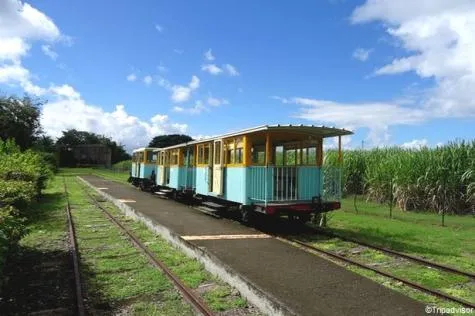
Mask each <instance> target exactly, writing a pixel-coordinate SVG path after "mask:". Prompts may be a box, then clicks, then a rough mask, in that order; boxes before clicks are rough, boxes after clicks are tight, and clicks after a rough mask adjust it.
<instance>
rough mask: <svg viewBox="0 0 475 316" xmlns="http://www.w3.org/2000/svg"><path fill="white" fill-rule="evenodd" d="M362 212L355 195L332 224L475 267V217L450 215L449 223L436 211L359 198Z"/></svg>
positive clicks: (339, 229) (344, 231) (392, 245)
mask: <svg viewBox="0 0 475 316" xmlns="http://www.w3.org/2000/svg"><path fill="white" fill-rule="evenodd" d="M358 209H359V212H358V214H357V213H356V212H355V210H354V208H353V200H352V199H351V198H349V199H344V200H343V203H342V209H341V210H338V211H334V212H332V213H330V215H329V221H328V227H329V228H330V229H331V230H333V231H335V232H337V233H339V234H341V235H344V236H347V237H352V238H355V239H358V240H362V241H365V242H368V243H371V244H375V245H380V246H385V247H388V248H391V249H394V250H397V251H401V252H406V253H409V254H413V255H417V256H420V257H424V258H428V259H430V260H433V261H436V262H440V263H445V264H447V265H452V266H454V267H458V268H460V269H462V270H466V271H472V272H473V271H475V218H474V217H473V216H446V226H445V227H442V226H441V225H440V217H439V216H438V215H437V214H433V213H421V212H403V211H401V210H398V209H395V210H393V218H392V219H390V218H389V217H388V209H387V207H386V206H385V205H379V204H376V203H370V202H364V201H361V200H359V201H358Z"/></svg>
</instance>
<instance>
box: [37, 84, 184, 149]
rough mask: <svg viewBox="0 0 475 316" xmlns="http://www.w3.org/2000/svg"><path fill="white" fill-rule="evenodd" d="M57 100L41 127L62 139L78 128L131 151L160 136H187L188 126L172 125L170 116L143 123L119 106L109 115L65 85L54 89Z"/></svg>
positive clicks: (47, 107) (44, 113)
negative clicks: (118, 143)
mask: <svg viewBox="0 0 475 316" xmlns="http://www.w3.org/2000/svg"><path fill="white" fill-rule="evenodd" d="M51 92H52V93H53V95H52V97H53V100H50V102H48V103H47V104H45V105H44V107H43V111H42V116H41V125H42V126H43V128H44V130H45V131H46V133H47V134H49V135H51V136H53V137H59V136H61V132H62V131H65V130H67V129H71V128H75V129H78V130H83V131H89V132H93V133H98V134H102V135H105V136H107V137H111V138H113V139H114V140H116V141H118V142H120V143H122V144H124V145H125V146H126V148H127V149H128V150H129V151H130V150H131V149H133V148H136V147H139V146H144V145H147V144H148V142H149V141H150V140H151V139H152V138H153V137H154V136H157V135H161V134H168V133H180V134H182V133H185V132H186V130H187V125H186V124H179V123H173V122H170V119H169V117H168V116H167V115H162V114H157V115H155V116H153V117H152V118H151V119H150V120H142V119H140V118H138V117H136V116H133V115H130V114H128V113H127V111H126V109H125V106H124V105H116V107H115V109H114V110H113V111H110V112H107V111H105V110H104V109H102V108H101V107H98V106H94V105H90V104H87V103H86V102H85V101H84V100H83V99H82V98H81V97H80V94H79V93H78V92H77V91H75V90H74V88H73V87H71V86H68V85H64V86H62V87H56V88H55V89H51Z"/></svg>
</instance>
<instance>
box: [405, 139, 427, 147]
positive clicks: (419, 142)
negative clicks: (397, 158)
mask: <svg viewBox="0 0 475 316" xmlns="http://www.w3.org/2000/svg"><path fill="white" fill-rule="evenodd" d="M427 146H428V141H427V139H425V138H423V139H413V140H411V141H410V142H406V143H403V144H402V145H401V147H402V148H404V149H420V148H422V147H427Z"/></svg>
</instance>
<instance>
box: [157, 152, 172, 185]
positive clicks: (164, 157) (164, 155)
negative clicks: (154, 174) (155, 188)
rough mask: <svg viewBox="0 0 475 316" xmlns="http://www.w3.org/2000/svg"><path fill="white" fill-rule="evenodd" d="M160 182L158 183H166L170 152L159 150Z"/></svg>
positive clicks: (168, 176) (168, 172)
mask: <svg viewBox="0 0 475 316" xmlns="http://www.w3.org/2000/svg"><path fill="white" fill-rule="evenodd" d="M159 159H160V182H159V185H167V184H168V182H169V178H170V153H169V152H168V151H162V152H160V157H159Z"/></svg>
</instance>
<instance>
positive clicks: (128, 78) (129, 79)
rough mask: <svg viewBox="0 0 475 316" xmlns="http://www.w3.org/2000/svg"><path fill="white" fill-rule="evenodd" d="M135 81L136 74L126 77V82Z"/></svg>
mask: <svg viewBox="0 0 475 316" xmlns="http://www.w3.org/2000/svg"><path fill="white" fill-rule="evenodd" d="M135 80H137V75H136V74H130V75H128V76H127V81H130V82H133V81H135Z"/></svg>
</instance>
